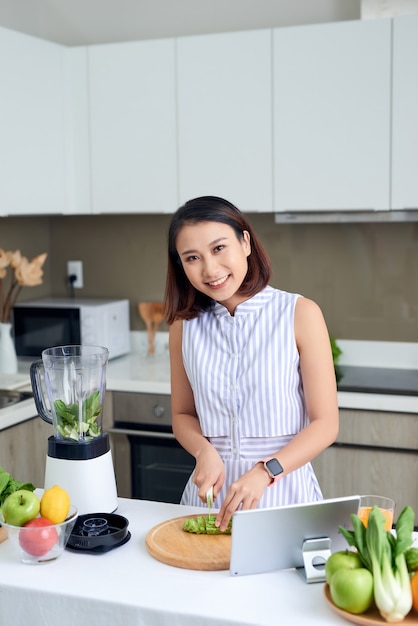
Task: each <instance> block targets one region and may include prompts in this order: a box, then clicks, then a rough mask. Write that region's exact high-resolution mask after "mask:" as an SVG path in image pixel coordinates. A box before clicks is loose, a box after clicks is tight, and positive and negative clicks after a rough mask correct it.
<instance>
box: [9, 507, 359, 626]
mask: <svg viewBox="0 0 418 626" xmlns="http://www.w3.org/2000/svg"><path fill="white" fill-rule="evenodd" d="M198 511H199V512H201V509H197V508H194V507H184V506H181V505H176V504H166V503H160V502H148V501H144V500H127V499H120V500H119V508H118V510H117V511H116V512H117V513H118V514H119V515H122V516H124V517H126V518H127V519H128V520H129V530H130V532H131V534H132V537H131V539H130V541H128V543H126V544H125V545H124V546H121V547H118V548H116V549H114V550H111V551H110V552H107V553H105V554H101V555H91V554H85V553H81V552H73V551H69V550H66V551H65V552H64V553H63V555H62V556H61V557H60V559H58V560H57V561H54V562H51V563H48V564H44V565H41V566H31V565H24V564H21V563H20V562H18V561H17V558H16V556H15V554H14V553H13V551H12V546H11V545H10V543H9V541H5V542H4V543H2V544H1V545H0V565H1V566H0V596H1V602H0V623H1V624H13V625H14V626H25V625H26V624H27V623H28V618H29V621H30V624H31V626H45V624H51V625H52V624H59V625H60V626H73V625H74V624H77V626H99V625H102V624H112V626H139V625H141V626H142V625H144V626H145V625H146V626H149V625H151V624H158V626H196V625H197V624H198V625H199V626H230V625H231V626H232V625H234V626H238V625H240V626H277V624H278V623H280V624H289V625H291V624H297V625H298V626H304V625H306V626H327V625H334V626H335V625H336V624H347V623H348V622H347V621H346V620H344V619H343V618H341V617H340V616H339V615H337V614H336V613H335V612H334V611H333V609H332V608H331V607H329V606H328V604H327V602H326V600H325V598H324V595H323V593H324V584H323V583H312V584H307V583H305V582H304V581H303V580H302V578H301V577H300V576H299V575H298V574H297V573H296V571H295V570H282V571H275V572H269V573H266V574H255V575H249V576H239V577H232V576H230V574H229V571H228V570H225V571H213V572H203V571H194V570H186V569H180V568H176V567H172V566H170V565H165V564H164V563H161V562H159V561H157V560H155V559H154V558H153V557H151V556H150V555H149V554H148V552H147V549H146V545H145V537H146V534H147V532H148V531H149V530H150V529H151V528H153V527H154V526H155V525H157V524H159V523H160V522H163V521H165V520H168V519H172V518H174V517H180V516H183V515H189V514H190V515H191V514H195V513H196V512H198ZM22 598H24V601H23V602H22ZM29 616H30V617H29Z"/></svg>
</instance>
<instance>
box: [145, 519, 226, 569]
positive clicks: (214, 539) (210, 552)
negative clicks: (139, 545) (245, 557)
mask: <svg viewBox="0 0 418 626" xmlns="http://www.w3.org/2000/svg"><path fill="white" fill-rule="evenodd" d="M193 517H195V518H196V517H198V515H185V516H183V517H176V518H174V519H171V520H167V521H166V522H162V523H161V524H158V526H154V528H151V530H150V531H149V532H148V534H147V536H146V538H145V543H146V546H147V550H148V552H149V553H150V554H151V556H153V557H154V558H155V559H157V561H161V562H162V563H166V564H167V565H174V567H181V568H183V569H194V570H205V571H212V570H224V569H229V562H230V555H231V535H195V534H194V533H186V532H184V530H182V526H183V522H184V520H186V519H190V518H193Z"/></svg>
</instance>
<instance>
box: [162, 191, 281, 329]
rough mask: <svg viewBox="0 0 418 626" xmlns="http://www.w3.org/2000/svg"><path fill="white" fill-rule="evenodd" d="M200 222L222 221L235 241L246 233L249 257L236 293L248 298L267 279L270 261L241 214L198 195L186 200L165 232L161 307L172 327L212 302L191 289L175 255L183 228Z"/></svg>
mask: <svg viewBox="0 0 418 626" xmlns="http://www.w3.org/2000/svg"><path fill="white" fill-rule="evenodd" d="M200 222H222V223H223V224H228V226H230V227H231V228H232V229H233V230H234V232H235V234H236V236H237V238H238V239H239V240H242V239H243V237H244V234H243V232H244V231H245V230H247V231H248V232H249V234H250V239H251V241H250V243H251V254H250V256H249V257H248V270H247V274H246V276H245V278H244V280H243V282H242V285H241V287H240V288H239V293H240V294H242V295H244V296H248V297H249V298H250V297H251V296H253V295H255V294H256V293H258V292H259V291H260V290H261V289H264V287H266V285H267V284H268V282H269V280H270V277H271V262H270V259H269V257H268V255H267V253H266V251H265V250H264V247H263V245H262V244H261V243H260V241H259V239H258V237H257V236H256V234H255V232H254V231H253V229H252V227H251V225H250V224H249V222H248V221H247V220H246V218H245V217H244V215H243V214H242V213H241V211H239V210H238V209H237V208H236V207H235V206H234V205H233V204H231V203H230V202H228V201H227V200H224V199H223V198H217V197H216V196H202V197H201V198H195V199H194V200H189V201H188V202H186V204H184V205H183V206H181V207H180V208H179V209H178V210H177V211H176V213H174V215H173V217H172V219H171V223H170V227H169V231H168V270H167V282H166V288H165V296H164V304H165V313H166V320H167V323H168V324H172V323H173V322H174V320H176V319H186V320H187V319H192V318H194V317H197V316H198V315H199V313H200V311H205V310H207V309H208V308H209V307H210V306H211V305H212V303H213V300H212V299H211V298H209V297H208V296H206V295H204V294H202V293H201V292H200V291H198V290H197V289H195V288H194V287H193V285H192V284H191V283H190V282H189V279H188V278H187V276H186V274H185V272H184V270H183V266H182V264H181V260H180V257H179V255H178V252H177V248H176V243H177V236H178V234H179V232H180V230H181V229H182V227H183V226H185V225H190V224H198V223H200Z"/></svg>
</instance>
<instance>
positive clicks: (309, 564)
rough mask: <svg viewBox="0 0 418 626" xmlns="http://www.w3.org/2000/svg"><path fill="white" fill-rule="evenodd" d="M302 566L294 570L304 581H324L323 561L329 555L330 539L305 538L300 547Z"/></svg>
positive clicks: (324, 561) (325, 560)
mask: <svg viewBox="0 0 418 626" xmlns="http://www.w3.org/2000/svg"><path fill="white" fill-rule="evenodd" d="M302 556H303V563H304V567H297V568H296V571H297V573H298V574H299V576H301V577H302V578H303V580H304V581H305V582H306V583H321V582H325V563H326V562H327V559H328V557H329V556H331V539H330V538H329V537H320V538H318V539H305V541H304V542H303V547H302Z"/></svg>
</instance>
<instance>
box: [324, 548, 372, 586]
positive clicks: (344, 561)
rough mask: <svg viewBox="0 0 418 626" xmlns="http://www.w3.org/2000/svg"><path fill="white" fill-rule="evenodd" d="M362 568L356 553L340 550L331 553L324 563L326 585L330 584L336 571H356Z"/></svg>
mask: <svg viewBox="0 0 418 626" xmlns="http://www.w3.org/2000/svg"><path fill="white" fill-rule="evenodd" d="M359 567H363V564H362V562H361V560H360V557H359V555H358V554H357V552H353V551H352V550H341V551H340V552H333V553H332V554H331V556H330V557H328V559H327V562H326V563H325V578H326V581H327V583H328V584H330V582H331V577H332V575H333V574H334V572H336V571H337V570H339V569H341V568H343V569H358V568H359Z"/></svg>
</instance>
